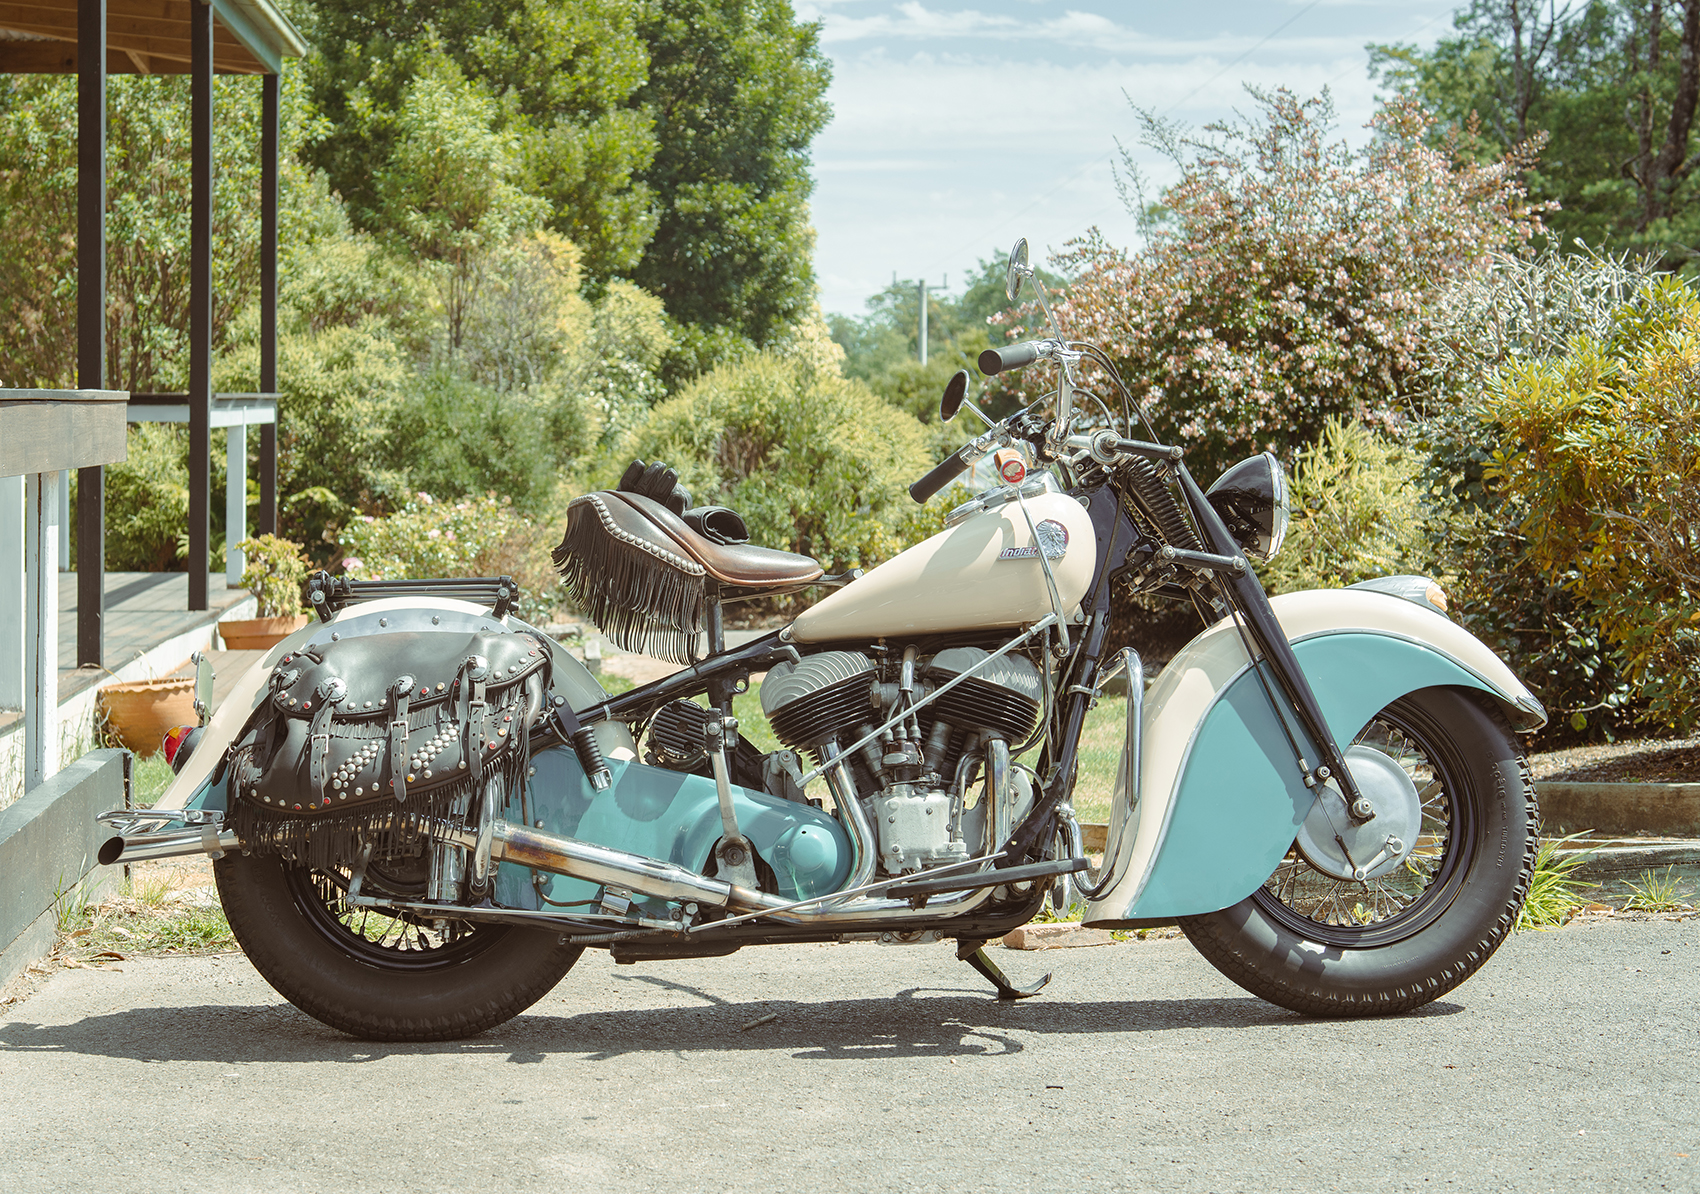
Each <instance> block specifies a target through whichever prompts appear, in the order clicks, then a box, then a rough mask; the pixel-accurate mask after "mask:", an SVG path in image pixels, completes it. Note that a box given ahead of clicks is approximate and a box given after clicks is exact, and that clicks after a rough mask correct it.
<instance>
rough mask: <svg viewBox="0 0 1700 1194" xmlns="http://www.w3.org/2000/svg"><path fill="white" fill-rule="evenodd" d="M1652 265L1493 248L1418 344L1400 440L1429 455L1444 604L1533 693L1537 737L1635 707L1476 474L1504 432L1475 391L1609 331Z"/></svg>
mask: <svg viewBox="0 0 1700 1194" xmlns="http://www.w3.org/2000/svg"><path fill="white" fill-rule="evenodd" d="M1651 278H1652V272H1651V269H1650V267H1649V266H1648V264H1647V263H1646V262H1645V261H1642V262H1630V261H1628V260H1627V259H1622V258H1613V257H1606V256H1601V255H1597V254H1574V255H1561V254H1554V253H1542V254H1540V255H1537V256H1534V257H1530V258H1513V257H1505V256H1499V257H1496V258H1494V259H1493V261H1492V262H1491V264H1490V267H1489V268H1488V269H1487V270H1485V271H1482V272H1480V273H1476V274H1471V275H1466V276H1464V277H1462V278H1459V279H1456V280H1455V281H1454V283H1453V284H1452V285H1451V286H1449V287H1448V288H1447V289H1446V290H1444V291H1443V292H1442V293H1441V295H1440V296H1439V299H1438V301H1437V302H1436V304H1435V313H1434V317H1433V318H1434V334H1433V335H1432V336H1431V337H1430V338H1429V340H1428V341H1427V343H1426V346H1425V354H1426V356H1427V358H1428V361H1427V364H1426V365H1425V369H1424V376H1423V378H1422V380H1421V400H1422V403H1423V405H1424V407H1425V408H1426V410H1427V412H1428V413H1427V415H1426V417H1425V418H1424V419H1423V420H1422V421H1421V423H1420V424H1418V425H1417V426H1416V427H1415V428H1414V430H1413V434H1412V436H1411V441H1412V443H1413V446H1414V447H1416V448H1417V449H1418V450H1419V451H1421V452H1422V453H1423V454H1425V455H1426V457H1427V466H1426V468H1425V470H1424V477H1423V482H1422V489H1423V490H1424V491H1425V492H1426V494H1427V497H1428V500H1429V502H1430V503H1431V505H1432V506H1433V508H1435V509H1436V510H1437V511H1441V512H1443V513H1444V518H1443V519H1441V520H1440V521H1438V522H1437V523H1435V524H1434V526H1433V531H1434V534H1435V536H1436V540H1435V543H1436V546H1435V550H1436V553H1437V556H1438V558H1439V559H1440V560H1443V561H1445V564H1446V567H1447V569H1448V570H1449V571H1450V572H1451V573H1452V579H1451V581H1450V582H1449V585H1448V588H1449V591H1450V592H1451V595H1452V605H1451V609H1452V614H1453V616H1454V617H1456V618H1457V619H1458V620H1459V621H1461V622H1462V623H1463V624H1464V625H1465V626H1467V627H1468V628H1469V629H1470V630H1471V631H1472V632H1473V633H1475V634H1476V635H1477V636H1479V637H1480V638H1481V639H1482V640H1483V641H1484V642H1486V643H1488V644H1489V645H1490V646H1492V647H1493V648H1494V650H1496V651H1498V652H1499V653H1500V654H1501V655H1502V656H1504V657H1505V658H1506V659H1507V660H1508V661H1510V663H1511V665H1512V667H1513V668H1514V669H1515V670H1516V672H1517V674H1518V675H1519V676H1520V677H1521V678H1522V679H1523V681H1524V683H1526V684H1528V685H1529V686H1530V688H1531V689H1533V690H1534V692H1535V694H1536V695H1537V696H1539V697H1540V698H1541V701H1542V702H1543V703H1544V704H1545V705H1546V707H1547V709H1548V710H1549V711H1550V712H1551V713H1552V715H1553V723H1552V725H1550V726H1549V727H1548V728H1547V730H1546V731H1545V733H1546V735H1547V736H1548V738H1549V739H1551V738H1555V737H1556V738H1559V739H1565V738H1571V737H1581V738H1594V737H1601V736H1604V737H1611V736H1613V735H1615V734H1616V733H1617V732H1618V731H1619V730H1621V729H1622V728H1624V727H1626V726H1627V725H1628V724H1629V723H1630V722H1631V721H1633V720H1634V716H1635V708H1634V693H1633V691H1632V690H1631V688H1630V685H1629V684H1628V682H1627V681H1626V680H1625V679H1624V678H1623V677H1622V676H1621V675H1620V674H1619V668H1618V663H1617V660H1616V657H1615V656H1614V655H1613V653H1612V651H1611V649H1610V645H1609V644H1608V643H1607V641H1606V637H1605V634H1604V632H1603V631H1602V630H1601V629H1600V627H1599V625H1598V622H1597V619H1596V618H1595V617H1594V615H1593V613H1592V612H1591V611H1590V609H1589V607H1588V603H1587V602H1586V601H1584V600H1582V599H1581V598H1579V597H1578V595H1577V594H1576V593H1575V592H1574V591H1573V590H1572V589H1570V588H1569V587H1567V586H1566V584H1565V582H1564V577H1563V576H1562V575H1554V574H1552V573H1551V572H1549V571H1548V570H1547V569H1545V568H1543V567H1542V566H1541V565H1540V563H1539V562H1537V561H1536V560H1535V559H1534V557H1533V556H1532V555H1531V554H1530V553H1529V552H1528V550H1527V543H1526V538H1525V536H1524V534H1523V533H1522V531H1521V530H1520V529H1519V527H1520V524H1521V522H1522V519H1523V516H1524V512H1525V511H1524V505H1523V503H1522V502H1521V501H1520V500H1519V499H1518V498H1517V496H1516V495H1514V494H1510V493H1507V492H1505V491H1504V490H1503V489H1500V490H1490V489H1489V488H1488V487H1487V486H1486V484H1485V481H1484V478H1485V475H1486V473H1487V470H1488V468H1489V466H1490V464H1491V462H1492V458H1493V454H1494V453H1495V452H1496V451H1497V450H1498V449H1499V447H1500V444H1501V441H1502V439H1503V433H1502V430H1501V429H1500V428H1499V427H1497V425H1496V424H1495V423H1494V422H1493V421H1492V419H1491V418H1487V417H1484V415H1483V412H1482V398H1483V394H1484V393H1485V392H1486V390H1487V389H1488V387H1489V385H1490V384H1491V382H1492V380H1493V378H1494V377H1495V376H1497V375H1498V374H1499V373H1500V372H1501V371H1502V370H1504V369H1506V368H1508V367H1510V366H1512V365H1515V364H1520V363H1521V364H1527V363H1530V362H1534V361H1542V360H1548V359H1551V358H1553V357H1557V356H1562V355H1563V354H1564V353H1565V352H1567V351H1568V349H1569V347H1570V344H1571V342H1572V341H1573V340H1574V339H1575V338H1576V337H1578V336H1582V337H1594V338H1597V337H1601V336H1609V335H1610V334H1611V331H1612V329H1613V327H1614V326H1615V312H1616V311H1617V310H1618V309H1619V308H1620V307H1621V306H1622V305H1623V303H1625V302H1626V301H1629V300H1630V299H1632V298H1634V297H1635V296H1636V295H1638V294H1640V293H1641V292H1642V291H1643V290H1644V289H1645V288H1646V287H1647V286H1648V285H1649V284H1650V281H1651Z"/></svg>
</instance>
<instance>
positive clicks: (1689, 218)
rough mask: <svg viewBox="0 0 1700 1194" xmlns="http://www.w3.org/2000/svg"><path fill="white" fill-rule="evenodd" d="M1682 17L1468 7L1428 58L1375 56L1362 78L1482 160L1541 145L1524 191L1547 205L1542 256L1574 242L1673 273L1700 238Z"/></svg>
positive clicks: (1607, 4) (1394, 52) (1656, 7)
mask: <svg viewBox="0 0 1700 1194" xmlns="http://www.w3.org/2000/svg"><path fill="white" fill-rule="evenodd" d="M1684 16H1686V13H1685V12H1684V9H1683V7H1681V6H1673V5H1664V4H1644V3H1639V2H1637V0H1595V2H1593V3H1588V4H1583V5H1567V6H1551V7H1549V8H1548V9H1547V10H1546V11H1544V12H1543V11H1542V10H1540V9H1539V8H1535V9H1530V8H1529V7H1528V6H1527V5H1522V6H1519V5H1518V4H1515V3H1511V2H1509V0H1472V2H1471V3H1470V4H1469V5H1468V6H1467V7H1465V8H1462V9H1460V10H1459V12H1458V13H1457V15H1456V16H1455V17H1454V21H1453V24H1454V30H1455V32H1454V34H1453V35H1452V36H1450V37H1443V38H1441V39H1440V40H1439V41H1438V42H1436V44H1435V45H1434V46H1433V48H1432V49H1429V50H1419V49H1417V48H1415V47H1412V46H1408V45H1392V46H1372V47H1371V52H1372V69H1373V70H1375V71H1376V72H1377V73H1378V74H1379V75H1380V76H1381V78H1382V79H1383V80H1384V81H1386V82H1387V83H1389V84H1391V85H1392V86H1393V87H1395V88H1397V89H1399V90H1400V91H1402V92H1404V93H1406V94H1408V95H1411V96H1414V97H1416V98H1417V99H1418V100H1420V102H1422V103H1423V104H1424V105H1425V106H1426V107H1428V108H1429V109H1431V110H1432V111H1434V112H1435V114H1436V115H1437V116H1438V117H1439V124H1438V126H1437V130H1436V131H1437V134H1438V135H1442V136H1447V137H1451V138H1453V139H1455V140H1456V141H1457V142H1458V143H1459V144H1461V145H1463V146H1466V147H1468V148H1469V149H1470V150H1471V151H1472V152H1473V153H1474V154H1476V155H1477V156H1478V157H1480V158H1482V159H1483V160H1485V159H1486V158H1488V157H1492V156H1497V155H1498V154H1501V153H1503V152H1505V151H1507V150H1510V149H1512V148H1513V147H1516V146H1519V145H1528V146H1531V147H1535V146H1544V147H1543V148H1542V151H1541V161H1540V163H1539V164H1538V165H1537V166H1534V167H1532V168H1531V169H1530V170H1529V171H1528V173H1527V181H1528V185H1529V190H1530V193H1531V195H1533V196H1534V197H1535V198H1536V199H1537V200H1550V201H1553V202H1554V204H1555V207H1554V209H1553V210H1552V211H1551V212H1550V214H1549V215H1548V216H1547V224H1548V226H1549V228H1550V229H1551V231H1552V233H1553V236H1552V241H1551V243H1552V244H1554V245H1556V246H1561V247H1565V248H1568V247H1569V246H1570V245H1571V244H1573V243H1574V242H1575V241H1576V240H1578V239H1579V240H1581V241H1582V242H1584V243H1586V244H1589V245H1593V246H1612V247H1615V248H1619V249H1630V250H1634V251H1637V252H1650V253H1653V254H1654V255H1656V256H1662V257H1663V258H1664V259H1665V261H1666V263H1667V264H1670V265H1678V264H1681V263H1683V262H1686V261H1688V260H1689V259H1691V258H1692V256H1693V254H1694V250H1693V248H1692V246H1693V245H1694V244H1695V243H1696V233H1697V232H1700V203H1697V202H1696V201H1697V199H1700V181H1697V180H1696V178H1695V176H1694V174H1693V172H1692V163H1691V161H1690V154H1691V149H1690V146H1691V144H1692V132H1693V117H1694V106H1693V101H1694V91H1693V88H1694V80H1692V79H1686V80H1685V78H1684V74H1683V71H1684V66H1683V64H1684V62H1685V61H1686V60H1689V59H1691V58H1692V56H1693V54H1694V52H1695V50H1696V49H1697V48H1700V47H1696V46H1695V45H1694V44H1693V41H1694V39H1695V37H1696V35H1697V34H1700V26H1697V25H1688V24H1685V21H1684ZM1685 41H1686V42H1688V43H1689V44H1688V45H1686V46H1685V45H1684V42H1685ZM1685 92H1686V98H1685Z"/></svg>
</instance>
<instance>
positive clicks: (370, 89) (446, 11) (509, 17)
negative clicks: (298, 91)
mask: <svg viewBox="0 0 1700 1194" xmlns="http://www.w3.org/2000/svg"><path fill="white" fill-rule="evenodd" d="M635 12H636V6H635V2H634V0H516V2H514V3H504V4H497V3H493V2H491V0H469V2H467V3H457V4H440V3H435V2H434V0H379V2H378V3H368V2H367V0H317V3H315V4H314V6H313V9H312V11H311V14H310V19H309V21H308V27H309V34H310V38H309V39H310V40H311V41H312V43H313V46H314V51H313V54H312V55H311V57H310V59H309V62H308V71H309V75H310V79H311V92H312V98H313V102H314V104H315V105H316V106H317V108H318V109H319V111H320V113H322V115H323V117H324V119H325V131H324V133H323V135H322V136H321V137H320V138H319V139H318V140H317V141H316V142H315V143H314V144H313V145H312V146H311V147H310V148H309V150H308V151H307V156H308V158H309V160H310V161H311V162H313V163H314V164H315V165H317V166H319V167H321V168H322V169H323V170H324V171H325V172H326V173H327V174H328V175H329V177H330V179H331V184H332V186H334V187H335V188H336V190H337V191H338V192H339V193H340V194H341V195H342V196H343V198H344V199H345V200H346V201H347V203H348V205H349V210H350V214H351V215H352V216H353V218H354V222H355V225H356V226H357V227H359V228H362V229H365V230H368V231H375V232H381V233H383V232H389V231H392V230H393V226H392V225H391V224H390V222H389V215H390V213H389V211H388V209H387V207H386V204H385V202H384V196H383V195H382V194H381V193H380V190H379V187H378V180H379V179H380V178H381V177H384V176H385V175H386V174H393V172H394V164H393V155H394V152H395V148H396V142H397V141H398V139H400V138H401V137H402V135H403V128H402V126H401V122H402V120H403V112H404V97H405V96H406V95H407V93H408V89H409V87H410V85H411V83H412V81H413V79H414V77H415V76H416V75H417V74H419V73H420V72H421V71H422V70H426V69H427V67H426V63H427V61H428V60H429V59H430V58H431V57H433V56H435V55H443V56H446V57H447V58H448V59H450V60H451V61H452V62H453V63H454V65H455V67H456V68H457V69H458V71H459V72H460V73H461V74H462V75H463V76H464V78H465V79H466V81H467V82H468V83H469V84H470V85H472V86H473V87H474V88H475V89H476V90H477V91H478V92H479V93H481V94H482V95H483V96H484V97H485V99H484V101H483V102H485V103H487V104H488V105H490V113H491V116H490V125H491V129H492V131H493V132H494V133H495V134H498V135H500V136H502V137H505V138H507V139H509V142H510V144H511V146H512V150H513V158H514V173H513V175H512V182H513V184H514V185H515V186H517V187H518V188H520V189H521V190H522V191H524V192H525V193H527V194H530V195H534V196H537V197H539V198H541V199H543V200H544V201H545V202H546V203H547V205H548V223H549V226H550V227H551V228H553V229H554V230H555V231H557V232H560V233H562V234H563V235H565V236H567V237H568V238H570V239H572V240H573V241H574V242H575V243H577V244H578V245H580V247H581V248H582V249H583V251H584V254H585V264H586V268H587V269H588V271H589V272H590V274H591V275H592V276H593V277H595V278H598V279H600V278H605V277H609V276H612V275H615V274H619V273H625V272H629V271H630V270H631V269H632V268H633V267H634V266H635V265H636V264H637V262H638V259H639V257H640V255H641V253H642V251H643V247H644V245H645V244H647V243H648V241H649V237H650V234H651V233H652V232H653V230H654V227H655V216H654V213H653V211H652V203H651V199H650V196H649V192H648V190H647V188H646V186H645V185H644V184H643V183H642V182H641V181H640V180H639V179H638V177H637V172H638V171H640V170H642V169H644V168H645V167H646V166H648V165H649V162H650V159H651V157H652V155H653V154H654V152H655V140H654V136H653V134H652V133H651V132H650V128H649V116H648V114H647V113H646V112H645V111H644V110H643V107H642V105H641V104H636V103H634V102H633V94H634V92H635V91H636V90H637V88H638V87H639V86H640V85H642V83H643V81H644V78H645V74H646V70H647V67H648V55H647V53H646V52H645V49H644V45H643V42H642V41H641V39H639V37H638V36H637V31H636V17H635Z"/></svg>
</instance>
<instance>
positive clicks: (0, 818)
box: [0, 750, 127, 986]
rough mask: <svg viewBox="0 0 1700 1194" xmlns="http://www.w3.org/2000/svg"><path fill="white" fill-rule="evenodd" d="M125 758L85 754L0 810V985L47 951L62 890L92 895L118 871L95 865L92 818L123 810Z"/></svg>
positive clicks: (97, 839)
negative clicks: (76, 890)
mask: <svg viewBox="0 0 1700 1194" xmlns="http://www.w3.org/2000/svg"><path fill="white" fill-rule="evenodd" d="M126 753H127V752H125V751H122V750H93V751H90V752H89V753H88V754H86V755H84V756H83V757H82V758H80V759H78V760H77V761H76V762H74V763H72V764H70V765H69V766H67V767H65V768H64V769H63V770H61V771H60V772H58V773H57V774H56V775H54V776H52V777H51V778H50V779H48V780H46V781H45V782H44V783H42V784H41V785H40V786H39V787H37V788H35V789H34V790H33V791H31V792H30V793H29V794H28V795H26V796H24V797H23V798H22V799H21V800H18V801H16V802H15V803H13V804H11V805H9V806H7V807H6V808H5V809H0V986H4V985H5V984H6V983H8V982H10V981H11V980H12V979H13V978H15V977H16V976H17V975H19V974H21V973H22V972H23V970H24V968H25V967H27V966H28V965H29V964H30V963H31V962H33V961H35V960H36V959H37V958H40V957H42V956H43V955H45V954H47V953H48V952H49V951H51V950H52V948H53V939H54V934H55V929H56V927H57V917H56V916H55V910H54V904H55V902H56V900H57V899H58V898H59V896H60V895H61V894H62V893H64V892H67V891H70V890H72V889H74V888H76V887H78V886H79V885H81V887H82V894H83V895H84V896H86V897H89V898H93V897H94V895H95V893H96V892H98V891H99V890H100V889H101V888H103V887H105V886H106V885H107V884H108V883H109V882H111V878H112V876H114V875H117V874H119V873H121V872H120V871H119V870H118V869H117V868H106V867H101V866H100V864H99V863H98V862H96V860H95V859H96V854H97V852H98V851H99V849H100V844H101V840H102V838H103V836H104V835H103V834H101V833H100V832H99V829H98V827H97V826H96V825H95V817H96V816H97V815H98V814H100V813H103V812H105V811H106V810H108V809H112V808H122V807H123V806H124V774H125V771H126V767H125V754H126ZM91 876H92V878H91Z"/></svg>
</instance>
